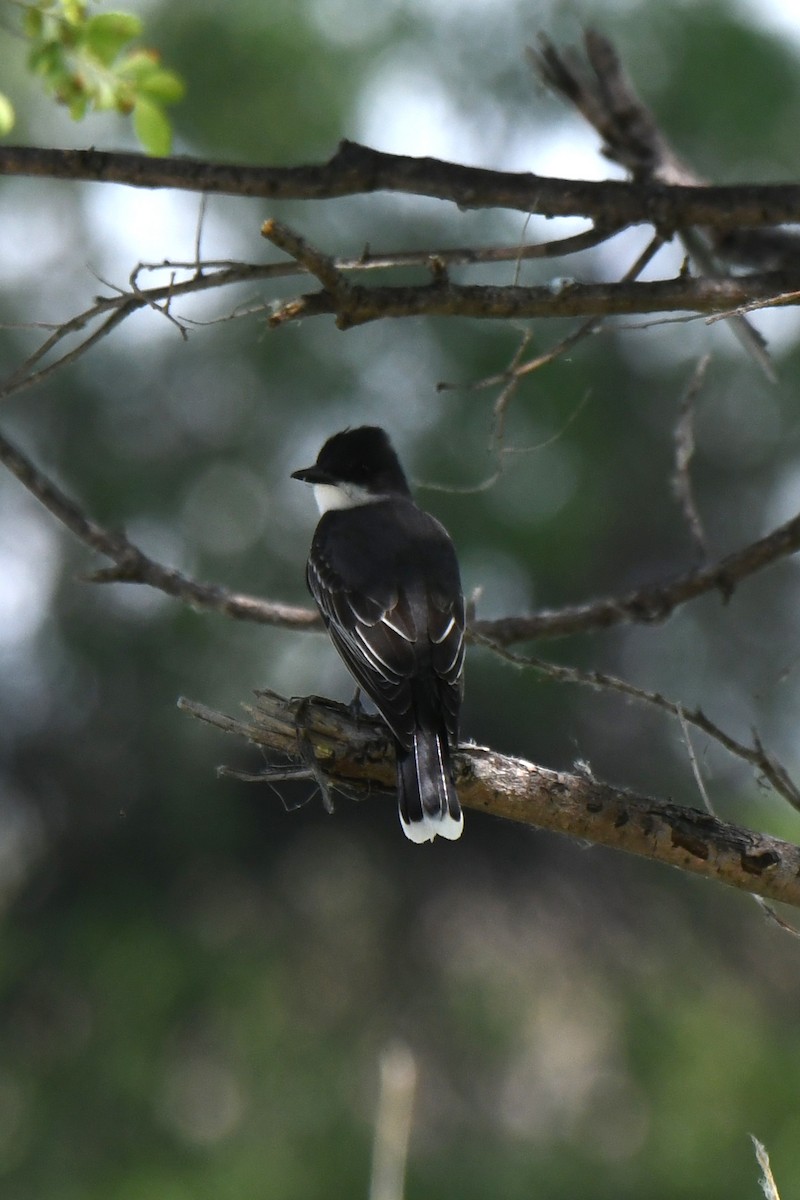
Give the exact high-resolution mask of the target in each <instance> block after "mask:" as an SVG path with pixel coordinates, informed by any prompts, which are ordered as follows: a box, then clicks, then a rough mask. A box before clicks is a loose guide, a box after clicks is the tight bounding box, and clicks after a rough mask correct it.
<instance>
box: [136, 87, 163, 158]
mask: <svg viewBox="0 0 800 1200" xmlns="http://www.w3.org/2000/svg"><path fill="white" fill-rule="evenodd" d="M133 128H134V130H135V131H136V136H137V138H138V139H139V141H140V142H141V143H142V145H143V146H144V148H145V150H146V151H147V153H148V154H155V155H162V154H169V151H170V146H171V145H172V126H171V125H170V123H169V119H168V118H167V115H166V113H165V112H164V110H163V108H160V107H159V105H158V104H154V103H153V101H152V100H145V99H142V98H139V99H138V100H137V101H136V103H135V105H134V106H133Z"/></svg>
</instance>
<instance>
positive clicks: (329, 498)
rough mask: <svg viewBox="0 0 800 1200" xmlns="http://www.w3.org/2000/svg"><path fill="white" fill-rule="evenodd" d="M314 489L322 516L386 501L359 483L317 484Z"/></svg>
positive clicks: (383, 497)
mask: <svg viewBox="0 0 800 1200" xmlns="http://www.w3.org/2000/svg"><path fill="white" fill-rule="evenodd" d="M313 488H314V499H315V500H316V502H317V508H318V509H319V511H320V516H321V515H322V514H323V513H326V512H330V510H331V509H332V508H360V507H361V505H362V504H376V503H377V501H379V500H385V499H386V497H385V496H381V495H376V494H375V493H374V492H369V491H367V489H366V488H362V487H359V486H358V484H357V483H315V484H313Z"/></svg>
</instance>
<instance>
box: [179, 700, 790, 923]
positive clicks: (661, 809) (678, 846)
mask: <svg viewBox="0 0 800 1200" xmlns="http://www.w3.org/2000/svg"><path fill="white" fill-rule="evenodd" d="M298 703H301V702H300V701H297V700H286V699H284V698H283V697H282V696H278V695H276V694H275V693H274V692H259V693H258V694H257V702H256V704H255V705H254V706H247V712H248V714H249V719H248V720H246V721H237V720H235V719H234V718H232V717H229V716H225V715H224V714H221V713H215V712H213V711H212V710H211V709H208V708H206V707H205V706H203V705H199V704H195V703H193V702H192V701H189V700H181V701H180V702H179V707H180V708H181V709H182V710H183V711H184V712H188V713H190V714H191V715H192V716H195V717H198V718H199V719H200V720H203V721H206V722H208V723H209V724H211V725H214V726H216V727H217V728H219V729H222V730H224V731H226V732H228V733H234V734H236V735H237V736H239V737H241V738H244V739H246V740H248V741H250V742H253V743H254V744H255V745H258V746H261V747H262V749H264V750H265V751H266V752H267V755H268V757H269V756H270V755H275V756H278V757H279V758H281V759H282V760H283V759H285V757H286V756H287V755H289V756H293V755H294V756H297V726H296V714H297V706H298ZM302 703H304V704H305V705H306V716H305V721H304V728H305V730H306V732H307V734H308V737H309V739H310V741H311V744H312V746H313V748H314V753H315V756H316V758H317V761H318V763H319V764H320V765H321V766H323V767H324V770H325V774H326V775H327V777H328V779H329V782H330V784H331V785H332V786H335V787H342V786H344V787H346V788H347V790H348V791H353V790H355V789H359V790H361V791H363V792H367V791H368V790H370V789H373V788H378V789H380V790H381V791H386V790H389V789H392V790H393V788H394V786H395V784H394V779H395V764H394V750H393V747H392V744H391V739H390V738H389V737H388V736H387V734H386V732H385V730H384V728H383V727H382V726H381V725H380V722H377V721H373V720H372V719H370V718H364V717H363V715H362V716H360V717H359V719H358V721H354V720H353V717H352V714H351V713H350V712H349V711H348V710H347V708H346V707H345V706H344V705H337V704H333V703H332V702H330V701H321V700H318V699H313V700H306V701H303V702H302ZM455 769H456V782H457V784H458V793H459V797H460V799H461V802H462V804H463V805H464V806H465V807H467V808H474V809H479V810H480V811H482V812H487V813H491V814H492V815H493V816H496V817H504V818H506V819H507V820H511V821H519V822H522V823H524V824H527V825H535V826H537V827H538V828H540V829H549V830H553V831H555V832H557V833H563V834H566V835H567V836H569V837H573V838H580V839H582V840H587V841H590V842H594V843H597V844H598V845H604V846H611V847H613V848H615V849H617V850H625V851H627V852H628V853H630V854H637V855H641V856H642V857H644V858H649V859H651V860H654V861H656V862H662V863H665V864H667V865H669V866H674V867H678V868H680V869H681V870H684V871H689V872H692V873H694V874H697V875H703V876H705V877H706V878H708V879H715V880H717V881H718V882H719V883H726V884H728V885H729V886H731V887H736V888H740V889H742V890H743V891H745V892H751V893H755V894H757V895H760V896H763V897H764V898H765V899H768V900H773V901H781V902H783V903H786V904H793V905H795V906H798V907H800V848H798V847H797V846H793V845H792V844H791V843H789V842H783V841H780V840H779V839H778V838H773V837H769V836H767V835H766V834H761V833H755V832H753V831H752V830H749V829H743V828H741V827H739V826H735V825H730V824H727V823H725V822H723V821H719V820H717V819H716V818H715V817H712V816H711V815H710V814H709V813H705V812H700V811H698V810H696V809H692V808H683V807H681V806H680V805H677V804H669V803H665V802H663V801H659V800H654V799H651V798H649V797H646V796H638V795H634V794H633V793H631V792H626V791H622V790H620V789H617V788H612V787H609V786H607V785H606V784H602V783H598V782H597V781H596V780H594V779H590V778H587V777H586V776H584V775H570V774H567V773H566V772H559V771H549V770H546V769H545V768H544V767H537V766H534V765H533V764H532V763H529V762H525V761H524V760H523V759H518V758H509V757H507V756H504V755H500V754H496V753H495V752H494V751H492V750H489V749H487V748H485V747H482V746H473V745H465V746H461V747H459V750H458V753H457V754H456V756H455Z"/></svg>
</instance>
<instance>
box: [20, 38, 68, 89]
mask: <svg viewBox="0 0 800 1200" xmlns="http://www.w3.org/2000/svg"><path fill="white" fill-rule="evenodd" d="M28 66H29V67H30V69H31V70H32V71H33V72H34V73H35V74H36V75H44V76H45V77H46V78H49V79H50V84H51V86H54V84H53V81H54V79H55V76H56V75H61V74H64V73H65V69H64V51H63V49H62V47H61V46H59V44H58V42H45V43H44V44H43V45H40V46H34V47H33V49H32V50H31V52H30V54H29V55H28Z"/></svg>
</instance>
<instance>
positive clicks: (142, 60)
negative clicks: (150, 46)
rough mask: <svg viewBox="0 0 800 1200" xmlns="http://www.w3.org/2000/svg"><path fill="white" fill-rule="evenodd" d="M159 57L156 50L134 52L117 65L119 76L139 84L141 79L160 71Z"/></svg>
mask: <svg viewBox="0 0 800 1200" xmlns="http://www.w3.org/2000/svg"><path fill="white" fill-rule="evenodd" d="M159 61H160V59H159V56H158V54H157V53H156V51H155V50H132V51H131V53H130V54H126V55H125V57H124V58H123V59H120V61H119V62H118V63H117V65H116V68H115V70H116V73H117V75H123V76H125V78H126V79H132V80H134V81H135V82H136V83H138V82H139V81H140V80H141V79H144V78H146V76H148V75H152V73H153V71H158V70H160V67H159V65H158V64H159Z"/></svg>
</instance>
